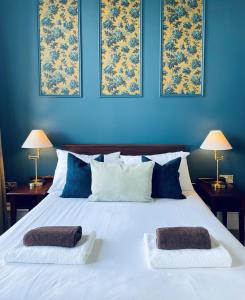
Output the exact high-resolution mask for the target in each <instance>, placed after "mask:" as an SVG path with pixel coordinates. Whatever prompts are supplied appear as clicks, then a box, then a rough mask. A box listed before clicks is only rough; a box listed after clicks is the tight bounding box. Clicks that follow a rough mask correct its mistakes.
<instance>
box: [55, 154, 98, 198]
mask: <svg viewBox="0 0 245 300" xmlns="http://www.w3.org/2000/svg"><path fill="white" fill-rule="evenodd" d="M95 160H97V161H104V157H103V155H100V156H98V157H97V158H96V159H95ZM91 182H92V174H91V167H90V164H87V163H86V162H84V161H83V160H81V159H79V158H77V157H76V156H74V155H73V154H71V153H68V157H67V173H66V184H65V187H64V189H63V192H62V194H61V196H60V197H62V198H88V197H89V196H90V195H91V193H92V192H91Z"/></svg>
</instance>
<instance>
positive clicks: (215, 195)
mask: <svg viewBox="0 0 245 300" xmlns="http://www.w3.org/2000/svg"><path fill="white" fill-rule="evenodd" d="M194 188H195V190H196V192H197V193H198V194H199V195H200V197H201V198H202V199H203V200H204V202H205V203H206V204H207V205H208V206H209V207H210V209H211V211H212V212H213V213H214V215H215V216H217V212H219V211H220V212H222V221H223V224H224V225H225V226H226V227H227V212H238V214H239V240H240V242H241V243H242V244H244V216H245V193H242V192H241V191H239V190H238V189H237V188H235V187H234V186H233V185H232V184H228V185H227V188H226V189H217V190H214V189H213V188H212V187H211V185H210V184H208V183H207V182H205V181H203V180H200V179H199V180H197V182H196V184H195V185H194Z"/></svg>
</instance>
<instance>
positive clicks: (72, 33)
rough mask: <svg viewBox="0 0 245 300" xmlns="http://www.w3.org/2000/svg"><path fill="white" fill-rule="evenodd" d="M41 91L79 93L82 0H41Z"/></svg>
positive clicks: (57, 94)
mask: <svg viewBox="0 0 245 300" xmlns="http://www.w3.org/2000/svg"><path fill="white" fill-rule="evenodd" d="M39 30H40V72H41V74H40V92H41V95H44V96H48V95H49V96H79V95H80V47H79V43H80V42H79V0H39Z"/></svg>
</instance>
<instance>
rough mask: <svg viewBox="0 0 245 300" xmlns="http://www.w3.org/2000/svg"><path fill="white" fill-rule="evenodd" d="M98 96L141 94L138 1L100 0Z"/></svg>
mask: <svg viewBox="0 0 245 300" xmlns="http://www.w3.org/2000/svg"><path fill="white" fill-rule="evenodd" d="M100 51H101V53H100V55H101V66H100V68H101V72H100V76H101V79H100V80H101V96H114V97H115V96H126V97H127V96H140V95H141V94H142V82H141V81H142V79H141V65H142V61H141V0H120V1H118V0H101V1H100Z"/></svg>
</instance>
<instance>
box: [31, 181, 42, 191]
mask: <svg viewBox="0 0 245 300" xmlns="http://www.w3.org/2000/svg"><path fill="white" fill-rule="evenodd" d="M42 185H43V181H42V180H41V179H33V180H32V181H31V182H29V187H30V189H33V188H35V187H39V186H42Z"/></svg>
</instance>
